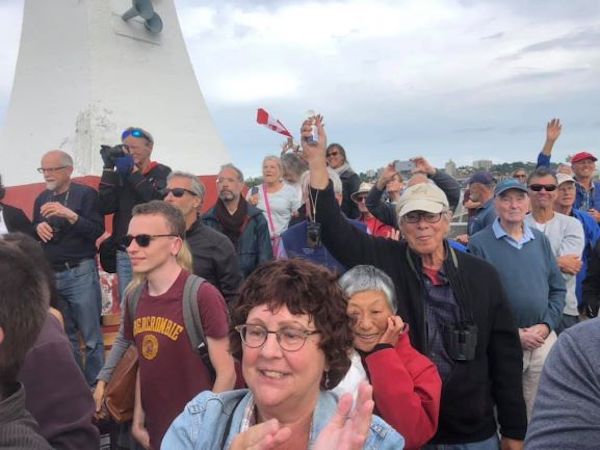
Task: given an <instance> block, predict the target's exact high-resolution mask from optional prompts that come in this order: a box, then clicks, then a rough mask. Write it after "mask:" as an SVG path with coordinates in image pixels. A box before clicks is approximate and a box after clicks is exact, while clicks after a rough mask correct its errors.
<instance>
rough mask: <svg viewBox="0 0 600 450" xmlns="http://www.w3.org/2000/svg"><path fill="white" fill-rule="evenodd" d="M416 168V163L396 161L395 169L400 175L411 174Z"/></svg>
mask: <svg viewBox="0 0 600 450" xmlns="http://www.w3.org/2000/svg"><path fill="white" fill-rule="evenodd" d="M414 168H415V163H414V161H410V160H408V161H398V160H396V161H394V169H396V172H398V173H400V172H410V171H411V170H413V169H414Z"/></svg>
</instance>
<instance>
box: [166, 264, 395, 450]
mask: <svg viewBox="0 0 600 450" xmlns="http://www.w3.org/2000/svg"><path fill="white" fill-rule="evenodd" d="M232 322H233V324H234V325H235V326H234V327H233V329H232V332H231V335H230V337H231V351H232V353H233V354H234V355H235V356H236V357H238V358H240V359H241V361H242V372H243V374H244V378H245V380H246V383H247V385H248V388H249V389H244V390H237V391H232V392H225V393H221V394H214V393H212V392H208V391H207V392H203V393H201V394H200V395H199V396H197V397H196V398H195V399H194V400H192V401H191V402H190V403H189V404H188V405H187V406H186V408H185V410H184V412H183V413H182V414H181V415H180V416H179V417H178V418H177V419H176V420H175V422H173V424H172V425H171V428H170V429H169V431H168V432H167V434H166V436H165V438H164V440H163V445H162V448H164V449H171V448H177V449H189V448H227V449H235V450H240V449H249V448H261V449H271V448H286V449H290V450H294V449H302V450H304V449H307V448H311V449H315V450H319V449H332V448H336V449H352V450H354V449H362V448H363V446H364V447H365V448H373V449H399V448H402V447H403V444H404V439H403V438H402V437H401V436H400V435H399V434H398V433H396V432H395V431H394V430H393V429H392V428H391V427H390V426H389V425H387V424H386V423H385V422H383V421H382V420H381V419H379V418H378V417H376V416H372V410H373V405H374V404H373V400H372V398H371V397H372V389H371V387H370V386H369V385H368V384H366V383H365V384H363V385H361V387H360V389H359V394H358V399H357V402H356V406H355V408H354V411H351V409H352V399H351V396H350V395H346V396H343V397H342V398H341V399H340V401H339V403H338V401H337V398H336V397H335V396H334V395H333V394H331V393H330V392H328V391H327V390H326V389H329V388H331V387H333V386H335V385H337V384H338V382H339V381H340V380H341V379H342V378H343V376H344V375H345V373H346V371H347V370H348V367H349V366H350V359H349V356H348V355H349V352H350V349H351V347H352V329H351V326H350V321H349V319H348V316H347V315H346V300H345V298H344V295H343V293H342V291H341V289H340V288H339V286H338V285H337V283H336V282H335V277H334V275H333V274H332V273H331V272H329V271H328V270H326V269H324V268H321V267H319V266H316V265H314V264H312V263H310V262H307V261H302V260H295V259H292V260H287V261H276V262H270V263H267V264H264V265H263V266H261V267H259V268H258V269H257V270H255V271H254V272H253V274H252V275H251V276H250V277H249V278H248V279H247V280H246V282H245V283H244V285H243V286H242V289H241V292H240V298H239V302H238V304H237V305H236V306H235V308H234V310H233V312H232ZM292 436H293V439H292V438H291V437H292Z"/></svg>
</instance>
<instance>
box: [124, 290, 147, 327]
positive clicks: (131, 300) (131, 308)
mask: <svg viewBox="0 0 600 450" xmlns="http://www.w3.org/2000/svg"><path fill="white" fill-rule="evenodd" d="M144 284H146V283H145V282H144V283H140V284H139V286H136V288H135V289H134V291H133V292H132V293H131V294H129V295H128V296H127V297H126V299H125V301H126V302H127V313H128V316H129V321H130V322H131V323H133V321H134V320H135V311H136V309H137V305H138V302H139V301H140V297H141V296H142V290H143V289H144Z"/></svg>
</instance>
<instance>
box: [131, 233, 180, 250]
mask: <svg viewBox="0 0 600 450" xmlns="http://www.w3.org/2000/svg"><path fill="white" fill-rule="evenodd" d="M161 237H179V235H177V234H138V235H137V236H132V235H131V234H128V235H126V236H123V237H122V238H121V247H122V248H129V246H130V245H131V243H132V242H133V241H135V243H136V244H137V245H139V246H140V247H148V246H149V245H150V243H151V242H152V241H153V240H154V239H157V238H161Z"/></svg>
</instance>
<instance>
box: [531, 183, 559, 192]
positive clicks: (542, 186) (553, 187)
mask: <svg viewBox="0 0 600 450" xmlns="http://www.w3.org/2000/svg"><path fill="white" fill-rule="evenodd" d="M529 189H531V190H532V191H533V192H540V191H541V190H542V189H543V190H545V191H546V192H552V191H555V190H556V185H555V184H530V185H529Z"/></svg>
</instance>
